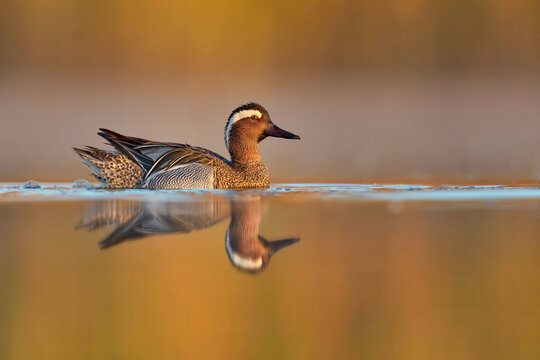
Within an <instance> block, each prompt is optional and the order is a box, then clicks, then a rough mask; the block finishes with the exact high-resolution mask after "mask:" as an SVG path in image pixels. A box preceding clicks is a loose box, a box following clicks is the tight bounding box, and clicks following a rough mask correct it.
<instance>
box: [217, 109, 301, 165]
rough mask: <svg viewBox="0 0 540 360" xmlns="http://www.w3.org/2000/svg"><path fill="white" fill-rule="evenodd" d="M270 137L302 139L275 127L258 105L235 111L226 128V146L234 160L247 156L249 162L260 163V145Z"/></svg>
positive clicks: (264, 110) (266, 112)
mask: <svg viewBox="0 0 540 360" xmlns="http://www.w3.org/2000/svg"><path fill="white" fill-rule="evenodd" d="M268 136H272V137H280V138H284V139H298V140H299V139H300V136H298V135H296V134H293V133H291V132H289V131H287V130H283V129H281V128H280V127H278V126H277V125H275V124H274V123H273V122H272V119H270V114H268V111H266V109H265V108H264V107H262V106H261V105H259V104H256V103H249V104H245V105H242V106H239V107H237V108H236V109H234V111H233V112H232V113H231V115H230V116H229V119H228V121H227V126H225V144H226V145H227V149H228V150H229V153H230V154H231V157H232V158H233V159H234V158H237V159H238V158H242V157H246V156H247V158H248V160H257V161H258V160H259V153H258V143H259V142H261V141H262V140H264V139H266V138H267V137H268ZM250 154H251V155H250Z"/></svg>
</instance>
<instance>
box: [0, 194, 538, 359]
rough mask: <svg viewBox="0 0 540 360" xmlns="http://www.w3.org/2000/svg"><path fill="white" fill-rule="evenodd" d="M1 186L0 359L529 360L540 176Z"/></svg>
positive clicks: (534, 342) (533, 352)
mask: <svg viewBox="0 0 540 360" xmlns="http://www.w3.org/2000/svg"><path fill="white" fill-rule="evenodd" d="M44 187H45V189H36V190H23V189H21V188H20V186H19V185H8V184H4V185H0V228H1V229H2V232H3V234H2V240H1V242H0V319H2V321H1V322H0V358H1V359H12V358H13V359H119V358H123V359H179V358H197V359H199V358H203V359H255V358H257V359H316V358H324V359H349V358H350V359H358V358H379V359H387V358H399V359H494V358H501V359H537V358H540V189H539V188H504V187H497V186H491V187H475V188H466V187H441V188H438V189H435V188H432V187H427V186H420V185H419V186H410V185H391V186H378V185H320V184H318V185H317V184H314V185H299V184H280V185H276V186H274V187H272V188H271V189H270V190H267V191H247V192H223V191H220V192H214V191H212V192H208V191H200V192H188V191H156V192H147V191H112V192H111V191H104V190H86V189H70V188H69V186H68V185H59V186H53V185H45V186H44Z"/></svg>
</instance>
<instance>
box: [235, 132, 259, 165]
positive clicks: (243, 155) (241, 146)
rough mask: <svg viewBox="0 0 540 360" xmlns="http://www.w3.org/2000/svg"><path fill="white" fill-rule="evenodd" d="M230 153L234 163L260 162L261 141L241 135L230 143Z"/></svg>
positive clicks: (248, 163)
mask: <svg viewBox="0 0 540 360" xmlns="http://www.w3.org/2000/svg"><path fill="white" fill-rule="evenodd" d="M229 153H230V154H231V161H232V163H233V164H234V165H239V166H245V165H250V164H253V163H260V162H261V157H260V155H259V142H258V141H257V139H252V138H248V137H247V136H242V135H239V136H238V137H237V138H235V140H234V141H231V142H230V143H229Z"/></svg>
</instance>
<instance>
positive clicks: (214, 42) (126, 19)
mask: <svg viewBox="0 0 540 360" xmlns="http://www.w3.org/2000/svg"><path fill="white" fill-rule="evenodd" d="M539 80H540V2H538V1H536V0H491V1H483V0H452V1H434V0H393V1H389V0H378V1H352V0H337V1H320V0H319V1H310V0H304V1H298V2H285V1H257V2H250V1H200V0H197V1H195V0H193V1H151V2H150V1H146V2H144V1H143V2H137V4H136V5H134V3H133V2H130V1H113V0H95V1H80V0H69V1H67V0H48V1H41V0H4V1H3V3H2V11H1V12H0V124H1V125H2V131H1V132H0V152H1V153H2V156H1V157H0V180H1V181H24V180H28V179H29V178H32V179H36V180H38V181H72V180H74V179H76V178H81V177H86V178H89V177H88V175H87V172H86V169H85V168H84V167H83V166H82V165H81V164H80V162H79V160H78V158H77V156H76V155H75V153H73V151H72V150H71V149H70V147H71V146H81V145H94V146H96V145H100V144H101V140H100V138H98V137H97V136H96V135H95V132H96V130H97V128H98V127H108V128H111V129H114V130H117V131H119V132H124V133H126V134H129V135H134V136H140V137H147V138H151V139H153V140H163V141H176V142H187V143H190V144H193V145H199V146H204V147H208V148H211V149H212V150H215V151H217V152H220V153H226V149H225V145H224V142H223V128H224V126H225V122H226V119H227V117H228V115H229V113H230V112H231V111H232V110H233V109H234V108H235V107H236V106H238V105H240V104H243V103H245V102H248V101H256V102H260V103H261V104H263V105H264V106H265V107H267V108H268V110H269V111H270V114H271V115H272V118H273V120H274V122H276V123H277V124H278V125H279V126H281V127H283V128H285V129H287V130H290V131H293V132H295V133H298V134H300V135H301V136H302V140H301V141H300V142H298V141H286V140H281V139H268V140H266V141H264V142H263V143H262V145H261V152H262V156H263V160H264V161H265V162H266V163H267V165H268V166H269V168H270V171H271V175H272V177H273V181H312V182H323V181H350V182H394V181H403V182H439V181H440V182H443V181H444V182H455V183H472V182H492V181H497V182H506V183H512V182H514V183H515V182H527V183H536V182H537V181H538V179H540V141H539V139H540V137H539V133H540V81H539Z"/></svg>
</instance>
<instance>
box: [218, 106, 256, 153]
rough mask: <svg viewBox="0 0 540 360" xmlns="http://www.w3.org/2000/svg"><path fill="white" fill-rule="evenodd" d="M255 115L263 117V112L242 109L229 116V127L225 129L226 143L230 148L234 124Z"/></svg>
mask: <svg viewBox="0 0 540 360" xmlns="http://www.w3.org/2000/svg"><path fill="white" fill-rule="evenodd" d="M253 115H255V116H257V117H258V118H259V119H260V118H261V117H262V113H261V112H260V111H259V110H242V111H239V112H237V113H234V114H233V115H232V116H231V117H230V118H229V122H228V123H227V129H225V144H226V145H227V149H228V148H229V132H230V131H231V128H232V126H233V124H234V123H235V122H237V121H238V120H241V119H244V118H248V117H251V116H253Z"/></svg>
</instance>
